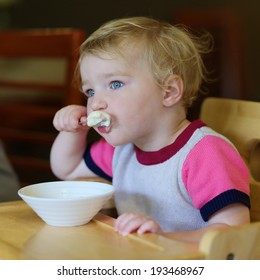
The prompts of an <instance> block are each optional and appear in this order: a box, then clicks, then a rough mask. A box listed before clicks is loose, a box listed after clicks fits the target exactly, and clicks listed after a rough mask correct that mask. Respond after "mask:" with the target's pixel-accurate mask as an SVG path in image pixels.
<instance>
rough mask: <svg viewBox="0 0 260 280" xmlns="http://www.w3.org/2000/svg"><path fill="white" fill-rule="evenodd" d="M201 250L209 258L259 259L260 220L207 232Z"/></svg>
mask: <svg viewBox="0 0 260 280" xmlns="http://www.w3.org/2000/svg"><path fill="white" fill-rule="evenodd" d="M199 252H201V253H203V255H204V258H205V259H209V260H259V259H260V222H255V223H251V224H249V225H243V226H240V227H232V228H226V229H221V230H220V229H219V230H210V231H208V232H206V233H205V235H204V236H203V237H202V239H201V241H200V244H199Z"/></svg>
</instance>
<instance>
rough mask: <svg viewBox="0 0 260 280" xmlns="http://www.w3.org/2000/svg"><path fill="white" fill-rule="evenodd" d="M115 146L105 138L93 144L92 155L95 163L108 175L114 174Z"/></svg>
mask: <svg viewBox="0 0 260 280" xmlns="http://www.w3.org/2000/svg"><path fill="white" fill-rule="evenodd" d="M114 150H115V148H114V147H113V146H111V145H109V144H108V143H107V142H106V141H105V140H104V139H103V138H101V139H100V140H99V141H98V142H95V143H94V144H92V145H91V148H90V155H91V158H92V160H93V161H94V162H95V164H96V165H97V166H98V167H99V168H100V169H101V170H103V171H104V172H105V173H106V174H107V175H109V176H111V177H112V175H113V172H112V160H113V154H114Z"/></svg>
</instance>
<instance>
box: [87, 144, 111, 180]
mask: <svg viewBox="0 0 260 280" xmlns="http://www.w3.org/2000/svg"><path fill="white" fill-rule="evenodd" d="M90 147H91V144H89V145H88V146H87V148H86V151H85V153H84V155H83V158H84V161H85V163H86V165H87V167H88V168H89V169H90V170H91V171H92V172H94V173H95V174H96V175H98V176H99V177H101V178H103V179H106V180H108V181H110V182H112V177H111V176H109V175H107V174H106V173H105V172H104V171H103V170H102V169H101V168H100V167H99V166H97V165H96V163H95V162H94V161H93V159H92V157H91V154H90Z"/></svg>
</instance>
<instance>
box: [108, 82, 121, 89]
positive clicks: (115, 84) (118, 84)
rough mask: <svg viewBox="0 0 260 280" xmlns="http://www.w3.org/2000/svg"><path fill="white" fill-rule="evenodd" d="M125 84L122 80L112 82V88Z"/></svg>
mask: <svg viewBox="0 0 260 280" xmlns="http://www.w3.org/2000/svg"><path fill="white" fill-rule="evenodd" d="M123 85H124V83H122V82H120V81H114V82H111V88H112V89H118V88H121V87H122V86H123Z"/></svg>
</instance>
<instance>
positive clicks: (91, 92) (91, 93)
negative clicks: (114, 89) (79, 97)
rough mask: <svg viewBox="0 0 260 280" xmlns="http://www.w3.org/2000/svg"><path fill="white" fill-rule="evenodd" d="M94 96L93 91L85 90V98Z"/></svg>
mask: <svg viewBox="0 0 260 280" xmlns="http://www.w3.org/2000/svg"><path fill="white" fill-rule="evenodd" d="M94 94H95V91H94V89H88V90H86V96H87V97H92V96H94Z"/></svg>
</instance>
